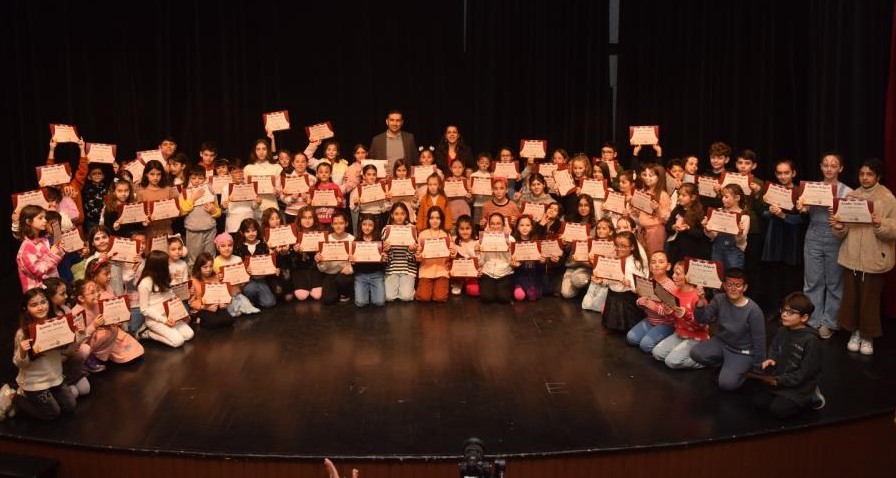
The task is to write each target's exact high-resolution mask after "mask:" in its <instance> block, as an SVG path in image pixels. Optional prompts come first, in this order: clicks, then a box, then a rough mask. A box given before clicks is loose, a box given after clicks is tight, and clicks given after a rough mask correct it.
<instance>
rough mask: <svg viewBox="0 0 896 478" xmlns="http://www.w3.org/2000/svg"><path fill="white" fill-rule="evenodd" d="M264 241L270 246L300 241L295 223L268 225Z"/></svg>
mask: <svg viewBox="0 0 896 478" xmlns="http://www.w3.org/2000/svg"><path fill="white" fill-rule="evenodd" d="M264 242H266V243H267V245H268V247H271V248H274V247H281V246H292V245H294V244H295V243H296V242H298V234H297V233H296V226H295V224H290V225H288V226H278V227H266V228H265V229H264Z"/></svg>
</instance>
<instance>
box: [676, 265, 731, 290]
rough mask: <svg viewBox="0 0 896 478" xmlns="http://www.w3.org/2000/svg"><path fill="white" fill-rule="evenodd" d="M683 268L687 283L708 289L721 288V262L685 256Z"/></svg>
mask: <svg viewBox="0 0 896 478" xmlns="http://www.w3.org/2000/svg"><path fill="white" fill-rule="evenodd" d="M684 269H685V273H684V275H685V277H686V278H687V281H688V284H693V285H699V286H703V287H706V288H709V289H721V288H722V263H720V262H713V261H705V260H701V259H694V258H691V257H686V258H685V260H684Z"/></svg>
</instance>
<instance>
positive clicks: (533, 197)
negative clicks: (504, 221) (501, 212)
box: [519, 172, 555, 221]
mask: <svg viewBox="0 0 896 478" xmlns="http://www.w3.org/2000/svg"><path fill="white" fill-rule="evenodd" d="M526 184H528V185H529V187H528V188H527V189H526V190H525V191H523V193H522V194H520V200H519V204H520V207H523V203H534V204H550V203H552V202H555V201H554V198H552V197H551V195H550V194H548V193H547V192H546V191H545V185H546V184H547V182H546V181H545V179H544V176H542V175H541V174H538V173H537V172H536V173H532V174H530V175H529V178H528V179H527V180H526ZM538 219H540V218H538ZM538 219H536V221H537V220H538Z"/></svg>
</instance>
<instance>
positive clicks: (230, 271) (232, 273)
mask: <svg viewBox="0 0 896 478" xmlns="http://www.w3.org/2000/svg"><path fill="white" fill-rule="evenodd" d="M221 271H223V272H224V278H223V279H222V282H226V283H227V284H230V285H239V284H245V283H247V282H249V280H250V279H251V277H249V273H248V272H247V271H246V266H245V265H244V264H243V263H242V262H240V263H239V264H230V265H228V266H224V267H222V268H221Z"/></svg>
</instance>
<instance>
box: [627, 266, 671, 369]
mask: <svg viewBox="0 0 896 478" xmlns="http://www.w3.org/2000/svg"><path fill="white" fill-rule="evenodd" d="M648 267H649V268H650V276H651V278H652V279H653V280H654V281H656V283H657V284H659V285H660V287H663V288H664V289H666V290H667V291H669V292H671V293H674V292H675V291H676V287H675V284H674V283H673V282H672V280H671V279H669V275H668V274H669V269H670V268H671V266H670V265H669V259H668V258H667V257H666V253H665V252H663V251H657V252H654V253H653V254H651V255H650V264H649V266H648ZM637 304H638V307H640V308H641V309H643V310H644V313H645V314H647V316H646V317H645V318H644V319H643V320H641V321H640V322H638V323H637V324H635V326H634V327H632V328H631V329H629V331H628V333H627V334H626V335H625V340H626V341H627V342H628V343H629V344H630V345H637V346H639V347H640V348H641V351H642V352H644V353H648V354H649V353H651V352H653V348H654V347H656V345H657V344H658V343H660V342H661V341H662V340H663V339H665V338H666V337H668V336H670V335H672V332H674V331H675V328H674V324H675V316H674V315H672V314H673V313H674V310H673V309H672V308H671V307H669V306H668V305H667V304H664V303H663V302H661V301H657V300H654V299H651V298H649V297H638V300H637Z"/></svg>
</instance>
